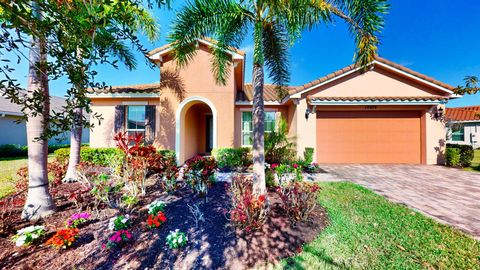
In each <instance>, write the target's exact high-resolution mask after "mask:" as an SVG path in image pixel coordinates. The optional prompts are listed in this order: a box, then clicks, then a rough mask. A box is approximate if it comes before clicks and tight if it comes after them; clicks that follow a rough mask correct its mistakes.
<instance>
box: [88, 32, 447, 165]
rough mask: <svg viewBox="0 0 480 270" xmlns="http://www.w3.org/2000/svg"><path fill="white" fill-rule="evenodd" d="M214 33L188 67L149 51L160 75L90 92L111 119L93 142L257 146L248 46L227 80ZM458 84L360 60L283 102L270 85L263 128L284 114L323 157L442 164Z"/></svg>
mask: <svg viewBox="0 0 480 270" xmlns="http://www.w3.org/2000/svg"><path fill="white" fill-rule="evenodd" d="M213 46H215V42H214V41H212V40H199V42H198V45H197V53H196V55H195V56H194V57H193V59H192V61H191V62H190V64H189V65H188V66H186V67H183V68H181V69H179V68H177V65H176V63H175V61H174V60H173V59H172V55H171V52H172V48H171V46H170V45H166V46H163V47H161V48H157V49H155V50H153V51H151V52H150V53H149V54H148V57H149V58H150V60H151V61H152V62H153V63H155V64H156V65H157V66H158V67H159V75H160V81H159V82H157V83H152V84H140V85H130V86H117V87H112V88H111V89H107V90H98V91H96V92H91V93H90V94H89V95H88V96H89V97H90V99H91V102H92V110H93V112H94V113H100V114H102V115H103V117H104V121H103V123H102V124H101V125H100V126H97V127H95V128H94V129H92V130H91V134H90V145H91V146H92V147H111V146H114V142H113V140H112V138H113V135H114V133H115V132H119V131H127V132H129V133H134V132H141V133H144V134H145V140H146V142H147V143H153V144H154V145H155V146H157V147H160V148H164V149H172V150H175V151H176V153H177V159H178V162H179V163H181V162H183V161H185V160H186V159H188V158H190V157H192V156H194V155H196V154H204V153H208V152H210V150H211V149H212V148H216V147H240V146H249V145H251V140H252V97H253V89H252V85H251V84H248V83H245V81H244V77H245V53H244V52H243V51H240V50H238V49H235V48H231V49H229V50H228V51H227V53H228V54H229V55H230V56H231V59H232V62H233V64H232V65H231V66H230V76H229V78H228V80H227V82H226V84H225V85H218V84H217V83H216V82H215V79H214V75H213V74H212V71H211V48H212V47H213ZM452 89H453V87H452V86H450V85H447V84H445V83H442V82H440V81H437V80H434V79H432V78H430V77H427V76H425V75H422V74H420V73H418V72H415V71H413V70H410V69H408V68H405V67H403V66H400V65H398V64H395V63H393V62H390V61H388V60H386V59H383V58H380V57H378V58H376V59H375V61H373V63H372V64H371V65H370V66H369V69H368V71H366V72H362V71H361V70H360V69H359V68H356V67H355V66H354V65H351V66H348V67H345V68H343V69H341V70H338V71H336V72H333V73H331V74H328V75H326V76H324V77H321V78H319V79H318V80H314V81H312V82H309V83H307V84H305V85H302V86H291V87H289V88H288V95H287V96H286V97H284V98H282V99H280V98H279V97H278V95H277V93H276V90H275V86H274V85H265V90H264V100H265V111H266V113H265V122H266V125H265V126H266V128H265V129H266V132H269V131H271V130H273V129H274V128H275V125H276V122H277V121H278V119H279V118H280V117H283V118H284V119H286V121H287V125H288V132H289V135H290V136H292V137H295V138H296V147H297V153H298V155H299V156H302V155H303V152H304V149H305V148H306V147H313V148H314V149H315V154H314V157H315V160H316V161H317V162H319V163H407V164H437V163H443V151H444V148H445V135H446V134H445V133H446V131H445V123H444V121H443V119H444V118H443V115H442V112H443V110H439V109H440V108H443V107H444V104H445V103H446V102H447V101H448V100H449V99H450V98H454V97H455V96H454V95H453V92H452Z"/></svg>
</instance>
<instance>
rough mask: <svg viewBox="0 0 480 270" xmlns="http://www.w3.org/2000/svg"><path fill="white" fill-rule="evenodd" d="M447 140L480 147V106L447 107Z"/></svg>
mask: <svg viewBox="0 0 480 270" xmlns="http://www.w3.org/2000/svg"><path fill="white" fill-rule="evenodd" d="M445 118H446V120H447V123H448V125H447V126H448V127H447V142H448V143H452V144H469V145H472V146H473V148H479V147H480V106H468V107H458V108H447V109H446V113H445Z"/></svg>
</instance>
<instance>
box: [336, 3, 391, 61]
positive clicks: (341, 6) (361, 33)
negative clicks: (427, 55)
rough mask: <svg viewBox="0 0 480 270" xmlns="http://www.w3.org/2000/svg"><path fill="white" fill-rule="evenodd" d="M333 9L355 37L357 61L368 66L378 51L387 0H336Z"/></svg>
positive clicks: (387, 6) (387, 7) (386, 9)
mask: <svg viewBox="0 0 480 270" xmlns="http://www.w3.org/2000/svg"><path fill="white" fill-rule="evenodd" d="M330 9H331V11H332V12H333V13H334V14H335V15H337V16H338V17H340V18H341V19H343V20H345V21H346V22H347V24H348V26H349V30H350V33H351V34H352V35H353V36H354V38H355V44H356V48H357V49H356V52H355V56H354V58H355V63H356V64H357V65H358V66H361V67H363V68H366V67H367V65H368V64H369V63H371V62H372V61H373V60H374V59H375V55H376V54H377V51H378V44H379V42H380V41H379V37H378V36H379V33H380V31H381V30H382V28H383V26H384V19H383V16H381V15H382V14H385V13H387V11H388V9H389V5H388V3H387V0H334V1H333V2H332V5H331V6H330Z"/></svg>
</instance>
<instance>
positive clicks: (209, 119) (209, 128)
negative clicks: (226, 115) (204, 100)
mask: <svg viewBox="0 0 480 270" xmlns="http://www.w3.org/2000/svg"><path fill="white" fill-rule="evenodd" d="M205 130H206V132H207V134H206V136H205V138H206V145H205V149H206V151H207V153H210V152H212V148H213V116H212V115H206V116H205Z"/></svg>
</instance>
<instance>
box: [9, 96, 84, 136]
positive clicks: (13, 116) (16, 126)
mask: <svg viewBox="0 0 480 270" xmlns="http://www.w3.org/2000/svg"><path fill="white" fill-rule="evenodd" d="M64 105H65V99H64V98H62V97H55V96H51V97H50V110H51V111H53V110H54V111H60V110H62V106H64ZM22 115H23V113H22V111H21V107H20V106H19V105H17V104H13V103H11V102H10V100H9V99H7V98H5V97H4V96H1V95H0V145H1V144H19V145H26V144H27V131H26V125H25V121H22V122H20V123H17V122H16V121H18V120H20V119H21V116H22ZM89 141H90V131H89V130H88V129H85V128H84V129H83V131H82V143H88V142H89ZM48 143H49V144H70V132H65V133H64V134H62V135H60V136H57V137H54V138H52V139H50V141H49V142H48Z"/></svg>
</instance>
